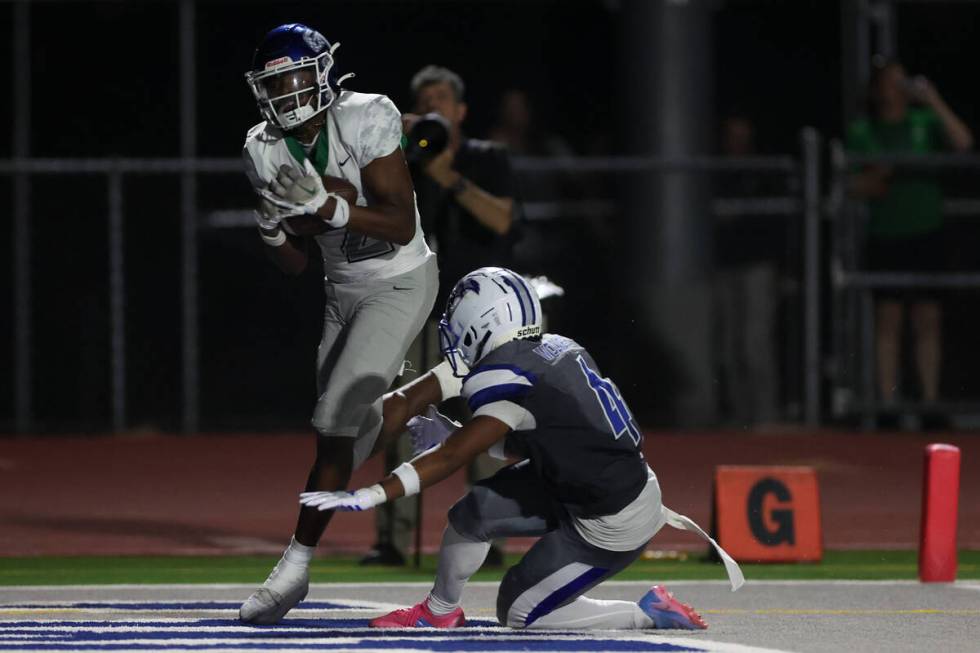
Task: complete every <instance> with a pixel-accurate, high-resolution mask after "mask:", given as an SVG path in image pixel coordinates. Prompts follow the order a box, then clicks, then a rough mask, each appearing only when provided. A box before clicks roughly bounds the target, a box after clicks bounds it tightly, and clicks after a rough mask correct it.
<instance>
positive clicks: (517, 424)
mask: <svg viewBox="0 0 980 653" xmlns="http://www.w3.org/2000/svg"><path fill="white" fill-rule="evenodd" d="M480 415H487V416H488V417H495V418H497V419H499V420H500V421H501V422H503V423H504V424H506V425H507V426H509V427H510V430H511V431H527V430H529V429H533V428H534V427H535V426H537V423H536V422H535V420H534V415H532V414H531V411H529V410H528V409H527V408H524V407H523V406H519V405H517V404H515V403H514V402H513V401H507V400H506V399H504V400H500V401H494V402H492V403H489V404H484V405H482V406H480V407H479V408H477V409H476V412H475V413H473V417H479V416H480Z"/></svg>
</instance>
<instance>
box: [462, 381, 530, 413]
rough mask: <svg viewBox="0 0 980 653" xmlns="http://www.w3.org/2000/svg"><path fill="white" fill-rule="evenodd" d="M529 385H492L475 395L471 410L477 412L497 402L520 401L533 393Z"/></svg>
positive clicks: (470, 400)
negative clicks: (482, 407) (480, 408)
mask: <svg viewBox="0 0 980 653" xmlns="http://www.w3.org/2000/svg"><path fill="white" fill-rule="evenodd" d="M531 387H532V386H529V385H524V384H523V383H501V384H500V385H492V386H490V387H489V388H484V389H483V390H480V391H479V392H477V393H475V394H474V395H473V396H472V397H470V398H469V401H468V403H469V406H470V410H472V411H474V412H476V410H477V409H478V408H479V407H480V406H485V405H487V404H491V403H493V402H495V401H518V402H519V401H520V400H521V399H523V398H524V397H525V396H526V395H527V393H529V392H530V391H531Z"/></svg>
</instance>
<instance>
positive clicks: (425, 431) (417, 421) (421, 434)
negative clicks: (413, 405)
mask: <svg viewBox="0 0 980 653" xmlns="http://www.w3.org/2000/svg"><path fill="white" fill-rule="evenodd" d="M407 426H408V432H409V433H410V434H411V436H412V449H413V450H414V452H415V454H414V455H416V456H417V455H419V454H420V453H422V452H423V451H427V450H429V449H431V448H432V447H434V446H436V445H437V444H442V443H443V442H445V441H446V438H448V437H449V436H450V435H452V434H453V433H454V432H455V431H456V429H458V428H460V427H461V426H462V424H460V423H459V422H456V421H454V420H451V419H449V418H448V417H446V416H445V415H443V414H442V413H440V412H439V411H438V410H436V407H435V406H433V405H432V404H429V407H428V409H426V411H425V415H416V416H415V417H413V418H412V419H410V420H408V424H407Z"/></svg>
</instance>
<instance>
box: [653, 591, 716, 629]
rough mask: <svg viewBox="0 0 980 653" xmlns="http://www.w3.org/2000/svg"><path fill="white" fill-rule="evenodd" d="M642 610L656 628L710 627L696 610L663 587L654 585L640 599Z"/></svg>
mask: <svg viewBox="0 0 980 653" xmlns="http://www.w3.org/2000/svg"><path fill="white" fill-rule="evenodd" d="M639 603H640V609H641V610H643V611H644V612H645V613H646V614H647V616H648V617H650V618H651V619H653V624H654V626H655V627H656V628H682V629H684V630H703V629H705V628H707V627H708V624H706V623H704V619H702V618H701V615H699V614H698V613H697V612H696V611H695V610H694V608H692V607H691V606H689V605H688V604H687V603H681V602H680V601H678V600H677V599H675V598H674V595H673V594H671V593H670V592H668V591H667V588H666V587H664V586H663V585H654V586H653V587H651V588H650V591H649V592H647V593H646V594H644V595H643V598H641V599H640V601H639Z"/></svg>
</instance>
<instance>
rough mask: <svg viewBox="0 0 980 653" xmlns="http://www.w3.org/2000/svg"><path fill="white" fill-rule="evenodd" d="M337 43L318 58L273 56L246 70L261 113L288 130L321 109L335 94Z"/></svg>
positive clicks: (247, 79)
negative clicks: (332, 79) (259, 67)
mask: <svg viewBox="0 0 980 653" xmlns="http://www.w3.org/2000/svg"><path fill="white" fill-rule="evenodd" d="M339 45H340V44H339V43H335V44H334V46H333V47H332V48H330V50H329V51H327V52H324V53H323V54H320V55H318V56H317V57H315V58H306V57H304V58H303V59H300V60H299V61H292V60H291V59H289V58H288V57H283V58H281V59H274V60H272V61H269V62H267V63H266V64H265V69H264V70H262V71H252V72H248V73H246V74H245V81H246V82H248V85H249V88H251V89H252V94H253V95H254V96H255V100H256V102H257V103H258V105H259V112H260V113H261V114H262V117H263V118H265V119H266V120H267V121H269V122H270V123H272V124H274V125H276V126H278V127H281V128H282V129H285V130H290V129H295V128H296V127H299V126H300V125H302V124H303V123H305V122H306V121H308V120H309V119H310V118H312V117H313V116H315V115H317V114H319V113H322V112H323V111H325V110H326V109H327V107H329V106H330V105H331V104H332V103H333V101H334V98H335V97H336V93H335V92H334V89H333V88H331V86H330V81H329V78H330V69H331V68H333V65H334V60H333V52H334V51H335V50H336V49H337V47H338V46H339Z"/></svg>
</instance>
